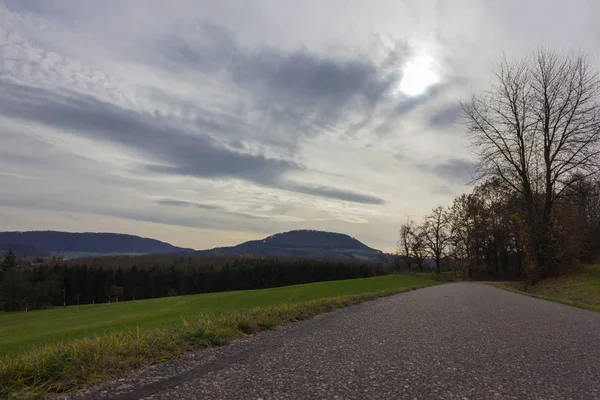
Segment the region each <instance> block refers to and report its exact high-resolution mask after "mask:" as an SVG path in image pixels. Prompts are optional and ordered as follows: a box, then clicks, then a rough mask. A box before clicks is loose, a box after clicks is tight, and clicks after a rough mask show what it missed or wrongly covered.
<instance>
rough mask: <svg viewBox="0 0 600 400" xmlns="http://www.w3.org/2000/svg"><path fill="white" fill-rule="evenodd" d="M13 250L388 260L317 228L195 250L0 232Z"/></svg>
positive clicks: (144, 241) (1, 242) (129, 240)
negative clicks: (232, 244) (233, 244)
mask: <svg viewBox="0 0 600 400" xmlns="http://www.w3.org/2000/svg"><path fill="white" fill-rule="evenodd" d="M9 248H12V249H13V250H14V251H15V252H16V253H17V255H18V256H19V257H42V258H43V257H50V256H52V255H56V254H62V253H64V255H65V258H81V257H90V256H102V255H117V254H140V255H141V254H165V255H177V256H179V255H182V256H184V255H185V256H190V255H222V256H238V255H248V254H251V255H254V256H258V257H302V258H321V259H323V258H326V259H345V260H348V259H357V260H365V261H389V260H390V259H391V256H390V255H389V254H385V253H383V252H381V251H380V250H377V249H373V248H371V247H369V246H367V245H366V244H364V243H362V242H360V241H359V240H357V239H355V238H353V237H351V236H349V235H346V234H343V233H334V232H325V231H316V230H294V231H289V232H282V233H276V234H274V235H271V236H268V237H266V238H264V239H260V240H251V241H248V242H244V243H241V244H238V245H237V246H229V247H217V248H213V249H208V250H199V251H196V250H194V249H188V248H182V247H177V246H173V245H171V244H169V243H166V242H162V241H160V240H156V239H150V238H143V237H139V236H134V235H127V234H120V233H92V232H59V231H26V232H0V255H2V254H3V253H4V252H5V251H7V250H8V249H9Z"/></svg>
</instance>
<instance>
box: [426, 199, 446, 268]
mask: <svg viewBox="0 0 600 400" xmlns="http://www.w3.org/2000/svg"><path fill="white" fill-rule="evenodd" d="M423 234H424V239H425V244H426V246H427V248H428V249H429V251H430V252H431V255H432V256H433V258H434V259H435V272H436V273H438V274H439V273H440V272H441V271H442V268H441V267H442V264H441V263H442V259H443V258H445V256H446V251H447V250H448V248H449V245H450V241H451V235H450V224H449V221H448V214H447V213H446V211H445V210H444V209H443V208H442V207H437V208H434V209H433V211H432V213H431V215H428V216H427V217H426V218H425V224H424V225H423Z"/></svg>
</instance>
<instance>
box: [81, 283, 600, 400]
mask: <svg viewBox="0 0 600 400" xmlns="http://www.w3.org/2000/svg"><path fill="white" fill-rule="evenodd" d="M236 346H238V348H237V349H236ZM227 348H229V349H227ZM218 351H221V353H218ZM218 351H217V353H214V352H213V353H211V354H212V355H211V356H210V357H206V359H205V360H202V357H201V359H200V360H199V361H198V360H196V361H195V364H194V365H193V368H191V369H188V370H187V371H186V372H183V375H181V374H180V375H176V376H174V377H172V378H167V379H163V380H158V382H156V383H154V384H153V386H144V387H141V388H133V389H134V390H133V391H130V392H129V393H125V394H121V395H118V396H114V395H113V394H114V393H113V394H111V393H110V392H106V391H104V392H103V393H104V394H103V396H102V397H103V398H112V399H115V400H117V399H119V400H124V399H137V398H147V399H161V400H162V399H165V400H167V399H168V400H172V399H263V400H267V399H577V400H583V399H600V313H593V312H590V311H585V310H581V309H577V308H572V307H569V306H565V305H562V304H557V303H552V302H548V301H544V300H538V299H534V298H530V297H526V296H522V295H518V294H515V293H511V292H507V291H504V290H501V289H497V288H495V287H492V286H490V285H486V284H482V283H453V284H446V285H441V286H436V287H430V288H426V289H421V290H417V291H413V292H408V293H404V294H400V295H396V296H392V297H388V298H384V299H380V300H376V301H372V302H369V303H363V304H360V305H357V306H353V307H349V308H346V309H342V310H338V311H336V312H333V313H330V314H328V315H325V316H320V317H317V318H315V319H313V320H310V321H303V322H300V323H296V324H290V325H288V326H287V327H284V328H282V329H280V330H277V331H274V332H267V333H265V334H261V335H256V336H255V337H253V338H252V339H249V340H248V341H246V342H244V343H242V344H237V345H236V344H234V345H232V346H226V347H224V348H223V349H222V350H218ZM178 362H179V363H182V362H185V360H184V361H181V360H180V361H178ZM90 395H91V394H90ZM111 396H112V397H111ZM92 397H93V396H92Z"/></svg>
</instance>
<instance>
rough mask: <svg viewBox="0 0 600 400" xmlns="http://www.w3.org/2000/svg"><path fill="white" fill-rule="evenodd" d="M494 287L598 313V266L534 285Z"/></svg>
mask: <svg viewBox="0 0 600 400" xmlns="http://www.w3.org/2000/svg"><path fill="white" fill-rule="evenodd" d="M495 286H496V287H499V288H502V289H506V290H510V291H513V292H516V293H521V294H525V295H528V296H532V297H536V298H540V299H544V300H550V301H555V302H558V303H562V304H567V305H570V306H574V307H579V308H584V309H586V310H590V311H596V312H600V265H586V266H584V267H583V268H582V269H581V271H578V272H575V273H572V274H569V275H565V276H560V277H557V278H552V279H546V280H544V281H542V282H540V283H538V284H536V285H533V286H527V285H526V284H525V283H524V282H513V283H503V284H495Z"/></svg>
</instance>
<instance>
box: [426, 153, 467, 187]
mask: <svg viewBox="0 0 600 400" xmlns="http://www.w3.org/2000/svg"><path fill="white" fill-rule="evenodd" d="M475 166H476V163H474V162H473V161H469V160H464V159H459V158H453V159H450V160H447V161H444V162H442V163H441V164H437V165H435V166H433V167H431V170H432V171H433V172H434V173H435V174H437V175H439V176H441V177H443V178H445V179H450V180H452V181H454V182H457V183H462V184H465V185H466V184H469V183H471V182H472V181H473V179H474V178H475V175H474V174H475Z"/></svg>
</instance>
